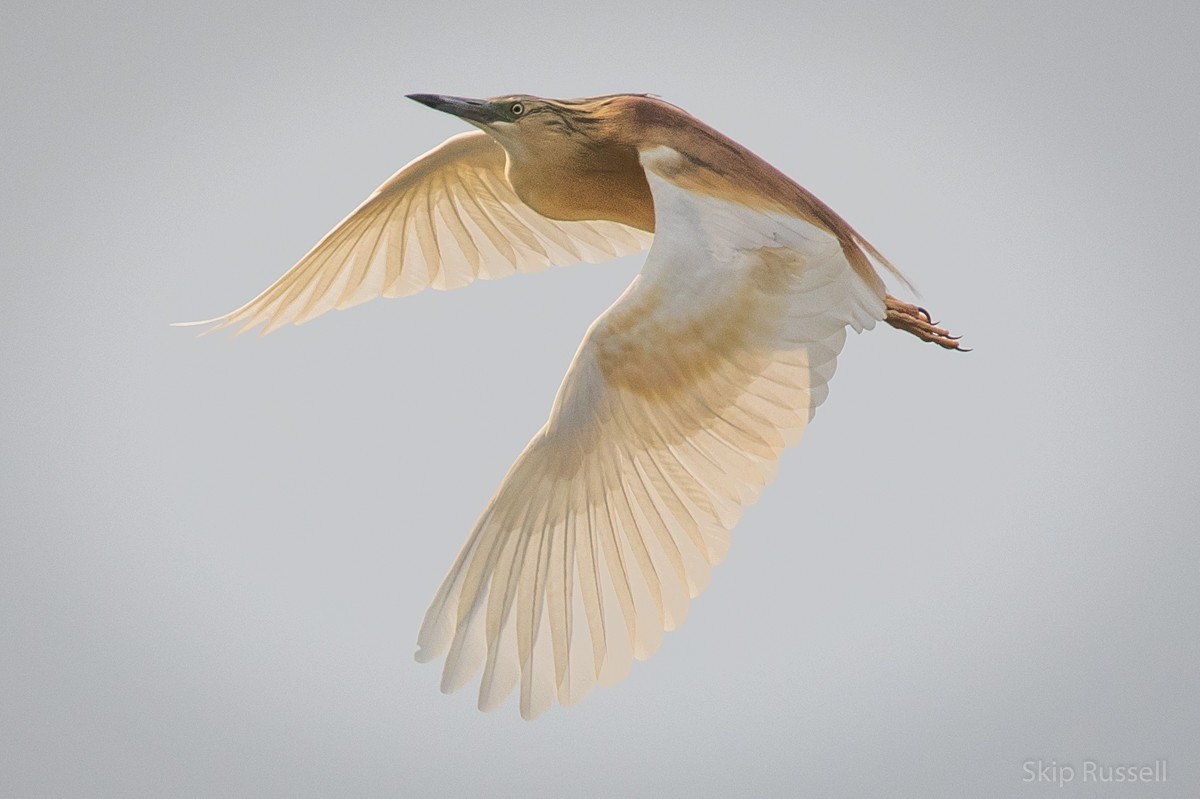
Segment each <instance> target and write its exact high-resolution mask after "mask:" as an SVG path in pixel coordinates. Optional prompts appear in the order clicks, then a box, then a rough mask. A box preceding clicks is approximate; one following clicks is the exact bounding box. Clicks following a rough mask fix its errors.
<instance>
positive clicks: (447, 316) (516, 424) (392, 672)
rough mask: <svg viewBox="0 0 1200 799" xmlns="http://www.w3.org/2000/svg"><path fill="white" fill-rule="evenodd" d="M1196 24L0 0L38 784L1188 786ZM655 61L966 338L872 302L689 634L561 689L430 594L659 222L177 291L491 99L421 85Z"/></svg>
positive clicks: (15, 514)
mask: <svg viewBox="0 0 1200 799" xmlns="http://www.w3.org/2000/svg"><path fill="white" fill-rule="evenodd" d="M1198 9H1200V6H1197V5H1196V4H1195V3H1193V2H1179V3H1169V2H1161V3H1143V4H1110V5H1109V6H1108V7H1104V6H1102V5H1100V4H1095V3H1089V2H1079V3H1062V2H1054V3H1044V2H1012V3H974V4H970V5H967V4H950V3H940V2H939V3H901V4H895V3H885V2H879V3H869V2H868V3H864V2H843V3H837V4H832V3H831V4H814V3H809V2H800V3H797V2H792V0H788V1H787V2H783V1H782V0H778V1H777V2H773V3H772V2H738V3H731V4H713V5H710V6H707V7H705V8H703V9H701V8H699V7H697V8H694V9H692V10H685V8H684V7H683V6H680V5H677V4H673V3H665V2H637V3H634V2H624V1H620V2H605V3H592V4H586V5H577V4H574V3H567V2H563V3H541V2H538V3H534V2H528V3H490V2H486V3H476V4H470V5H468V4H455V3H429V4H419V5H418V4H403V3H396V2H389V3H376V4H366V3H356V2H343V3H298V4H283V3H263V4H256V5H255V6H254V7H253V8H247V7H245V5H244V4H242V3H222V4H212V5H208V4H205V5H202V6H201V5H197V6H195V7H194V8H189V7H186V6H184V5H183V4H178V5H175V4H166V5H154V4H128V5H127V6H119V5H105V4H88V5H82V4H81V5H60V4H55V3H38V4H33V3H26V4H12V3H10V4H8V5H7V6H6V8H5V10H4V13H3V15H4V24H3V26H2V28H0V66H2V67H3V69H2V70H0V91H2V92H3V94H2V96H0V100H2V107H3V121H2V123H0V131H2V133H0V135H2V137H3V139H2V142H3V151H2V152H3V180H2V183H0V198H2V203H3V207H2V209H0V210H2V213H0V242H2V245H3V246H2V255H0V258H2V259H3V268H2V270H0V297H2V300H0V302H2V303H3V305H2V313H0V359H2V360H0V368H2V372H0V375H2V376H0V403H2V406H0V407H2V410H3V418H2V421H0V536H2V537H0V794H2V795H4V796H13V797H41V796H88V797H98V796H122V797H130V796H147V797H162V796H185V797H191V796H247V797H251V796H252V797H269V796H288V797H300V796H314V797H317V796H381V797H382V796H408V795H417V794H428V795H473V794H474V795H480V794H482V795H526V796H562V795H596V796H684V795H693V796H694V795H699V796H721V795H763V796H770V795H782V796H792V795H806V794H807V795H815V796H866V795H874V796H882V795H886V796H922V797H935V796H947V797H950V796H954V797H957V796H1044V795H1055V796H1057V795H1060V794H1061V795H1078V796H1128V797H1147V796H1150V797H1153V796H1194V795H1196V792H1197V791H1200V698H1198V696H1200V679H1198V677H1197V675H1200V667H1198V666H1200V630H1198V627H1197V621H1198V611H1200V588H1198V587H1197V580H1198V578H1200V541H1198V536H1197V521H1196V520H1197V511H1198V510H1200V499H1198V498H1197V490H1196V481H1197V471H1198V466H1200V456H1198V450H1200V423H1198V421H1197V412H1196V391H1197V387H1198V382H1197V373H1198V371H1200V347H1198V346H1197V343H1196V339H1197V337H1196V333H1195V323H1194V321H1193V319H1192V314H1193V308H1194V306H1195V303H1196V299H1197V290H1198V289H1200V270H1198V269H1197V263H1196V254H1197V252H1198V251H1200V223H1198V221H1197V217H1196V214H1197V209H1198V208H1200V193H1198V192H1197V185H1198V181H1200V158H1198V156H1197V151H1198V147H1197V145H1198V142H1200V137H1198V135H1197V130H1198V129H1200V88H1198V87H1200V56H1198V55H1197V53H1198V52H1200V50H1197V48H1196V46H1195V41H1194V40H1195V34H1196V31H1197V30H1200V10H1198ZM618 91H648V92H654V93H656V94H660V95H662V96H663V97H665V98H666V99H668V100H670V101H672V102H674V103H676V104H678V105H680V106H682V107H684V108H686V109H688V110H689V111H691V112H692V113H694V114H696V115H697V116H699V117H700V118H702V119H704V120H706V121H707V122H709V123H710V124H712V125H714V126H715V127H717V128H719V129H721V130H723V131H724V132H726V133H728V134H729V135H731V136H733V137H734V138H736V139H738V140H739V141H741V142H743V143H745V144H746V145H747V146H749V147H750V148H751V149H753V150H755V151H756V152H758V153H759V154H761V155H762V156H764V157H765V158H766V159H767V160H769V161H771V162H772V163H774V164H776V165H777V166H779V167H780V168H781V169H783V170H784V171H785V172H787V173H788V174H790V175H792V176H793V177H795V178H796V179H797V180H798V181H800V182H801V183H803V184H804V185H806V186H807V187H808V188H810V189H811V190H813V191H814V192H815V193H816V194H817V195H818V196H820V197H822V198H823V199H825V200H826V201H827V202H828V203H830V205H832V206H833V207H834V208H836V209H837V210H838V211H839V212H840V213H841V214H843V215H844V216H845V217H846V218H847V219H848V220H850V222H851V223H852V224H853V225H855V226H856V227H857V228H858V229H859V230H860V231H862V232H863V233H864V234H865V235H866V236H867V237H868V238H870V239H871V240H872V241H873V242H874V243H875V244H876V245H877V246H879V247H880V249H881V250H883V251H884V252H885V253H886V254H887V255H888V256H889V257H890V258H891V259H892V260H893V261H895V262H896V263H897V264H898V265H900V266H901V268H902V269H904V270H905V271H906V272H907V273H908V274H909V275H910V276H911V277H912V278H913V279H914V280H915V281H916V282H917V284H918V285H919V286H920V287H921V289H922V291H923V294H922V297H921V300H922V302H923V304H925V305H927V306H928V307H929V308H931V309H932V310H933V312H934V314H935V317H938V318H940V319H941V320H942V321H943V322H944V323H946V324H948V325H949V326H951V327H952V328H953V329H954V330H955V331H957V332H961V333H963V334H964V335H965V336H966V340H967V342H969V344H970V345H971V346H973V347H974V348H975V352H974V353H972V354H970V355H966V356H963V355H956V354H952V353H946V352H943V351H941V350H938V349H937V348H935V347H932V346H929V345H922V344H920V343H919V342H917V341H916V340H915V339H913V338H911V337H909V336H905V335H903V334H900V333H898V332H896V331H893V330H891V329H890V328H886V327H885V328H880V329H877V330H875V331H874V332H871V333H869V334H865V335H862V336H857V337H855V336H852V337H851V340H850V341H849V342H848V344H847V347H846V349H845V351H844V353H843V356H842V359H841V366H840V371H839V373H838V375H837V377H836V379H835V380H834V381H833V384H832V392H831V395H830V399H829V401H828V402H827V403H826V405H825V406H824V407H823V408H822V410H821V411H820V412H819V413H818V415H817V418H816V420H815V423H814V424H813V425H812V427H811V428H810V429H809V432H808V434H807V437H806V439H805V441H804V442H803V444H802V445H801V446H799V447H797V448H795V449H793V450H789V451H788V453H787V454H786V456H785V457H784V459H783V463H782V468H781V472H780V476H779V477H778V479H777V480H776V482H775V484H774V485H773V486H771V487H770V489H768V490H767V492H766V493H765V496H764V498H763V499H762V501H761V502H760V503H759V504H758V505H757V506H755V507H753V508H752V509H751V510H750V511H749V512H748V513H747V514H746V515H745V517H744V520H743V522H742V523H741V525H740V526H739V528H738V530H737V532H736V535H735V538H734V546H733V549H732V551H731V553H730V556H729V558H728V560H727V561H726V562H725V563H724V564H723V565H722V566H721V567H720V568H719V569H717V570H716V572H714V576H713V581H712V585H711V587H710V588H709V589H708V590H707V591H706V592H705V593H704V594H703V595H702V596H701V597H699V598H698V599H697V600H696V601H695V602H694V603H693V604H692V608H691V613H690V615H689V618H688V620H687V623H686V624H685V625H684V626H683V628H682V629H681V630H679V631H678V632H675V633H671V634H670V635H668V636H667V638H666V640H665V641H664V645H663V647H662V649H661V651H660V652H659V654H658V655H656V656H655V657H654V658H653V659H652V660H650V661H649V662H647V663H642V664H636V665H635V667H634V670H633V673H632V675H631V676H630V678H629V679H628V680H626V681H625V682H623V683H621V684H620V685H619V686H617V687H615V688H611V689H603V690H597V691H596V692H594V693H593V694H592V695H591V696H589V697H588V699H587V700H586V701H585V702H584V703H583V704H581V705H579V706H578V707H575V708H572V709H569V710H562V709H555V710H552V711H551V712H550V713H548V714H547V715H546V716H544V717H543V718H542V719H540V720H538V721H537V722H535V723H532V724H530V723H526V722H523V721H521V720H520V718H519V717H518V714H517V711H516V708H515V705H514V704H513V703H510V704H509V705H507V706H506V707H504V708H503V709H501V710H500V711H498V712H496V713H493V714H488V715H484V714H480V713H479V712H478V711H476V709H475V707H474V696H473V688H472V689H469V690H467V691H464V692H463V693H462V694H458V695H454V696H451V697H445V696H443V695H441V694H440V693H439V692H438V690H437V683H438V669H437V668H436V667H433V666H420V665H418V664H416V663H414V662H413V660H412V657H411V654H412V651H413V648H414V641H415V637H416V630H417V626H418V624H419V621H420V619H421V616H422V614H423V613H424V610H425V608H426V605H427V602H428V601H429V599H430V598H431V597H432V594H433V591H434V589H435V588H436V586H437V584H438V583H439V581H440V580H441V578H442V576H443V574H444V573H445V570H446V568H447V567H448V566H449V564H450V561H451V559H452V558H453V556H454V555H455V553H456V552H457V551H458V548H459V546H460V544H461V543H462V540H463V538H464V537H465V534H466V532H467V531H468V529H469V528H470V526H471V524H472V523H473V521H474V520H475V517H476V515H477V514H478V512H479V511H480V509H481V508H482V507H483V504H484V503H485V502H486V500H487V498H488V496H490V494H491V492H492V491H493V489H494V488H495V486H496V485H497V483H498V482H499V480H500V478H501V476H502V475H503V474H504V472H505V471H506V470H507V468H508V465H509V464H510V463H511V461H512V459H513V457H514V456H515V455H516V454H517V453H518V452H519V451H520V449H521V448H522V446H523V445H524V443H525V442H526V441H527V440H528V438H529V436H530V435H531V434H532V433H533V432H534V431H535V430H536V429H537V428H538V426H540V424H541V423H542V421H543V420H544V419H545V416H546V413H547V412H548V410H549V407H550V403H551V400H552V398H553V394H554V390H555V388H556V387H557V385H558V382H559V380H560V379H561V377H562V374H563V372H564V370H565V368H566V365H567V363H568V361H569V359H570V357H571V355H572V353H573V351H574V349H575V347H576V346H577V344H578V342H579V340H580V338H581V336H582V334H583V331H584V330H585V329H586V327H587V325H588V324H589V323H590V321H591V320H592V319H593V318H594V317H595V316H596V315H597V314H598V313H599V312H600V311H601V310H602V309H603V308H605V307H606V306H607V305H608V304H609V303H610V302H611V301H612V300H613V299H614V298H615V297H616V296H617V295H618V294H619V293H620V291H621V289H622V288H623V287H624V285H625V284H626V283H627V282H628V281H629V280H630V278H631V277H632V276H633V275H634V274H635V273H636V271H637V269H638V267H639V264H640V258H637V257H635V258H628V259H625V260H623V261H621V262H618V263H614V264H607V265H598V266H579V267H573V268H570V269H563V270H554V271H552V272H550V273H544V274H541V275H537V276H532V277H529V276H518V277H514V278H510V279H508V280H504V281H499V282H494V283H481V284H476V285H474V286H472V287H470V288H467V289H463V290H460V291H456V292H449V293H438V292H428V293H426V294H423V295H420V296H416V297H412V298H409V299H406V300H381V301H376V302H373V303H370V304H368V305H365V306H361V307H359V308H356V309H354V310H353V311H351V312H347V313H335V314H329V315H327V316H325V317H322V318H321V319H319V320H317V321H315V322H313V323H311V324H308V325H305V326H304V327H300V328H287V329H285V330H282V331H280V332H278V333H276V334H274V335H272V336H270V337H268V338H265V339H263V338H255V337H243V338H240V339H235V340H230V339H228V338H226V337H224V336H221V335H218V336H212V337H208V338H203V339H197V338H196V337H195V336H194V334H193V332H192V331H188V330H180V329H173V328H169V327H167V323H168V322H170V321H176V320H181V319H195V318H204V317H207V316H212V315H215V314H217V313H221V312H223V311H226V310H229V309H230V308H232V307H234V306H236V305H239V304H241V303H242V302H244V301H245V300H247V299H249V298H250V297H251V296H253V295H254V294H256V293H257V292H258V291H259V290H260V289H261V288H263V287H264V286H266V285H267V284H268V283H269V282H270V281H272V280H273V279H274V278H275V277H277V276H278V275H279V274H281V273H282V272H283V270H284V269H285V268H286V267H287V266H289V265H290V264H291V263H292V262H294V261H295V260H296V259H297V258H298V257H299V256H300V255H302V254H303V253H304V252H305V251H306V250H307V249H308V248H309V247H310V246H311V245H312V244H313V243H314V242H315V241H316V240H317V238H319V237H320V236H321V235H322V234H323V233H324V232H325V231H326V230H328V229H329V228H330V227H331V226H332V225H333V224H334V223H336V222H337V221H338V220H339V219H340V218H341V217H342V216H343V215H345V214H346V213H347V212H349V211H350V210H351V209H352V208H353V207H354V206H355V205H357V203H358V202H359V201H360V200H361V199H363V198H364V197H365V196H366V195H367V194H368V193H369V192H370V191H371V190H372V189H373V188H374V187H375V186H376V185H377V184H378V183H380V182H381V181H382V180H383V179H384V178H386V177H387V176H388V175H390V174H391V173H392V171H394V170H395V169H396V168H397V167H398V166H400V165H401V164H403V163H404V162H406V161H407V160H409V159H410V158H412V157H414V156H416V155H417V154H419V153H421V152H423V151H424V150H426V149H428V148H429V147H431V146H433V145H435V144H437V143H438V142H439V141H441V140H442V139H444V138H445V137H447V136H449V135H451V134H453V133H456V132H459V131H460V130H463V129H465V127H464V125H463V124H462V123H460V122H458V121H456V120H454V119H452V118H450V117H447V116H444V115H440V114H437V113H435V112H433V111H431V110H429V109H425V108H422V107H420V106H418V105H416V104H414V103H412V102H409V101H407V100H405V99H403V95H404V94H405V93H409V92H443V93H450V94H465V95H472V96H487V95H494V94H503V93H509V92H529V93H535V94H542V95H546V96H552V97H554V96H559V97H576V96H586V95H592V94H601V93H609V92H618ZM1162 758H1166V759H1167V760H1168V761H1169V782H1168V783H1167V784H1166V785H1153V786H1130V785H1112V786H1099V785H1095V784H1089V785H1084V784H1082V782H1081V778H1080V777H1077V779H1076V781H1075V782H1074V783H1072V784H1069V785H1067V786H1066V787H1065V788H1061V789H1060V788H1059V787H1058V786H1057V785H1048V784H1044V783H1043V784H1039V783H1032V784H1031V783H1028V782H1024V781H1023V778H1025V777H1026V776H1027V774H1028V773H1027V772H1026V771H1025V770H1024V768H1023V764H1024V763H1025V762H1027V761H1030V760H1035V761H1036V760H1038V759H1041V760H1043V761H1045V762H1046V763H1050V762H1051V761H1053V762H1054V763H1056V764H1071V765H1073V766H1074V767H1075V768H1076V769H1077V770H1078V769H1081V768H1082V763H1083V761H1084V760H1086V759H1093V760H1097V761H1099V762H1101V763H1106V764H1138V763H1150V762H1153V761H1154V760H1156V759H1162Z"/></svg>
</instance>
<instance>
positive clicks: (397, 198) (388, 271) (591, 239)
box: [183, 131, 652, 333]
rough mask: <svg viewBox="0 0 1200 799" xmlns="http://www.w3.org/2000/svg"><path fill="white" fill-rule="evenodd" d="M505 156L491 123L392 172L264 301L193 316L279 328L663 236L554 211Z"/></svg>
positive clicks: (615, 252)
mask: <svg viewBox="0 0 1200 799" xmlns="http://www.w3.org/2000/svg"><path fill="white" fill-rule="evenodd" d="M505 162H506V157H505V154H504V150H503V149H502V148H501V147H500V145H499V144H497V143H496V142H495V141H494V140H493V139H492V138H491V137H490V136H488V135H487V134H485V133H483V132H482V131H474V132H471V133H464V134H461V135H458V136H454V137H452V138H450V139H448V140H447V141H445V142H444V143H442V144H441V145H440V146H438V147H436V148H434V149H433V150H430V151H429V152H428V153H426V154H425V155H422V156H421V157H420V158H417V159H416V160H414V161H412V162H411V163H409V164H408V165H407V166H405V167H403V168H402V169H401V170H400V171H398V172H397V173H396V174H395V175H393V176H392V177H391V178H389V179H388V181H387V182H385V183H384V184H383V185H382V186H380V187H379V188H378V189H376V190H375V192H374V193H373V194H372V195H371V196H370V197H368V198H367V200H366V201H365V202H363V204H362V205H360V206H359V207H358V208H357V209H355V211H354V212H353V213H351V214H350V215H349V216H347V217H346V218H345V219H343V220H342V221H341V223H339V224H338V225H337V227H335V228H334V229H333V230H332V231H330V232H329V233H328V234H327V235H326V236H325V237H324V238H323V239H321V241H320V242H318V243H317V245H316V246H315V247H313V249H312V250H311V251H309V253H308V254H307V255H305V256H304V257H303V258H301V259H300V260H299V261H298V262H297V263H296V265H295V266H293V267H292V268H291V269H289V270H288V271H287V272H286V273H284V275H283V276H282V277H280V278H279V279H278V280H277V281H275V282H274V283H273V284H271V285H270V286H269V287H267V289H266V290H264V291H263V292H262V293H261V294H259V295H258V296H257V297H255V298H254V299H253V300H251V301H250V302H248V303H246V304H245V305H243V306H242V307H241V308H238V309H236V310H234V311H231V312H229V313H227V314H225V315H223V316H219V317H216V318H215V319H208V320H205V321H203V322H186V323H183V324H199V325H212V329H213V330H216V329H220V328H223V327H228V326H236V328H237V333H243V332H245V331H247V330H250V329H253V328H255V327H258V326H259V325H262V326H263V332H264V333H269V332H271V331H273V330H277V329H278V328H280V327H282V326H284V325H287V324H301V323H303V322H307V321H308V320H310V319H315V318H316V317H318V316H320V315H321V314H323V313H326V312H327V311H331V310H334V309H338V310H341V309H344V308H349V307H351V306H353V305H357V304H359V303H362V302H366V301H367V300H370V299H373V298H375V297H379V296H384V297H400V296H406V295H409V294H415V293H416V292H418V291H421V290H423V289H426V288H435V289H452V288H459V287H461V286H465V285H467V284H468V283H471V282H473V281H474V280H476V279H479V278H482V279H485V280H487V279H492V278H497V277H504V276H506V275H510V274H513V273H514V272H535V271H539V270H541V269H544V268H546V267H548V266H564V265H567V264H571V263H575V262H577V261H580V260H583V261H590V262H599V261H605V260H609V259H611V258H615V257H619V256H622V255H628V254H630V253H633V252H637V251H638V250H641V249H644V248H645V247H647V246H648V245H649V243H650V241H651V239H652V236H651V234H649V233H646V232H644V231H640V230H636V229H634V228H631V227H627V226H626V225H622V224H619V223H617V222H608V221H588V222H561V221H557V220H553V219H549V218H548V217H545V216H542V215H541V214H539V213H538V212H536V211H534V210H533V209H532V208H530V207H529V206H528V205H526V204H525V203H523V202H522V201H521V200H520V199H519V198H518V197H517V195H516V192H514V191H513V189H512V186H511V185H510V184H509V183H508V179H507V178H506V177H505V175H504V170H505Z"/></svg>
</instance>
